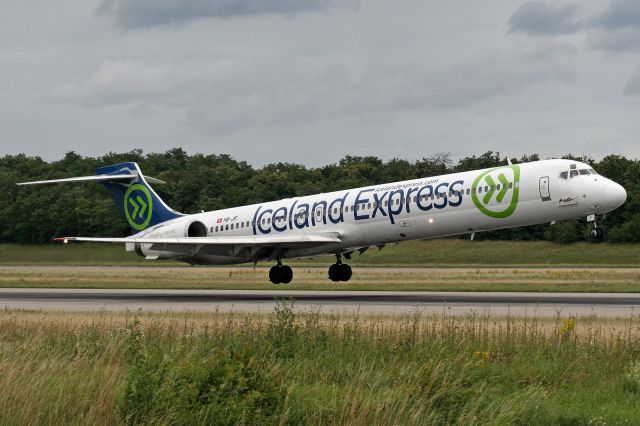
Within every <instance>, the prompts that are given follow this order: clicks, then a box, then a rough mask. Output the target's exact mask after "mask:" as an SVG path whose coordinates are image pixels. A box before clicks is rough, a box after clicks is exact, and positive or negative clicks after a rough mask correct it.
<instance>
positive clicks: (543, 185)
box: [540, 176, 551, 201]
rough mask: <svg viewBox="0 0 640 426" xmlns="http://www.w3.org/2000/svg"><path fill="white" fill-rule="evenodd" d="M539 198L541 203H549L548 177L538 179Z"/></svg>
mask: <svg viewBox="0 0 640 426" xmlns="http://www.w3.org/2000/svg"><path fill="white" fill-rule="evenodd" d="M540 198H542V201H550V200H551V193H550V192H549V176H543V177H541V178H540Z"/></svg>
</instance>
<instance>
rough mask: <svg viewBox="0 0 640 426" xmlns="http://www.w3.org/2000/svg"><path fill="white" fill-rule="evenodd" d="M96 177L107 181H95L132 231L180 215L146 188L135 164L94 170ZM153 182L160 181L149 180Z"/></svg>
mask: <svg viewBox="0 0 640 426" xmlns="http://www.w3.org/2000/svg"><path fill="white" fill-rule="evenodd" d="M96 174H97V175H101V176H104V177H105V178H106V179H101V180H98V181H97V182H98V183H99V184H100V185H102V186H104V187H105V188H107V191H109V194H110V195H111V198H113V200H114V201H115V202H116V205H117V206H118V209H120V213H122V215H123V216H124V218H125V219H126V220H127V222H128V223H129V226H131V228H132V229H133V230H134V231H142V230H144V229H146V228H148V227H150V226H154V225H157V224H159V223H162V222H165V221H167V220H171V219H175V218H177V217H180V216H182V214H181V213H178V212H176V211H174V210H173V209H171V208H170V207H169V206H167V205H166V204H165V203H164V201H162V200H161V199H160V197H158V194H156V193H155V191H154V190H153V188H151V187H150V186H149V184H148V183H147V180H146V179H145V177H144V176H143V174H142V171H141V170H140V167H138V164H137V163H133V162H131V163H121V164H114V165H111V166H105V167H100V168H98V169H96ZM127 174H128V175H132V177H131V178H130V179H125V180H123V179H121V178H118V179H115V180H109V179H108V177H107V176H109V175H114V176H122V175H127ZM148 179H149V180H150V181H152V182H162V181H158V180H157V179H153V178H148Z"/></svg>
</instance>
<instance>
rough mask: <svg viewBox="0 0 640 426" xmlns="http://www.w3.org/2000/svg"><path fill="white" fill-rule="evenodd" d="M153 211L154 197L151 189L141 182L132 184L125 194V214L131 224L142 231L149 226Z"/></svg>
mask: <svg viewBox="0 0 640 426" xmlns="http://www.w3.org/2000/svg"><path fill="white" fill-rule="evenodd" d="M152 213H153V199H152V198H151V193H150V192H149V190H148V189H147V188H146V187H145V186H143V185H140V184H139V183H136V184H133V185H131V186H130V187H129V189H127V192H126V193H125V194H124V215H125V216H126V217H127V222H129V225H131V227H132V228H133V229H135V230H137V231H142V230H143V229H145V228H146V227H147V226H149V222H151V214H152Z"/></svg>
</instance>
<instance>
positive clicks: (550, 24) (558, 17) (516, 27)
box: [508, 1, 581, 35]
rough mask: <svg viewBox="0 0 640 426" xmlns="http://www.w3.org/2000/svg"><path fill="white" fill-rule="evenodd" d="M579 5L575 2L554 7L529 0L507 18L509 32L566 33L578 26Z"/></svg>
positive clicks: (535, 33) (576, 28) (532, 33)
mask: <svg viewBox="0 0 640 426" xmlns="http://www.w3.org/2000/svg"><path fill="white" fill-rule="evenodd" d="M578 11H579V7H578V5H576V4H570V5H567V6H562V7H556V6H553V5H548V4H546V3H544V2H542V1H530V2H527V3H525V4H523V5H522V6H520V7H519V8H518V9H517V10H516V11H515V12H513V14H512V15H511V17H510V18H509V22H508V31H509V32H523V33H527V34H531V35H546V34H551V35H553V34H568V33H572V32H575V31H576V30H578V29H579V28H580V25H581V24H580V22H579V19H578V16H577V15H578Z"/></svg>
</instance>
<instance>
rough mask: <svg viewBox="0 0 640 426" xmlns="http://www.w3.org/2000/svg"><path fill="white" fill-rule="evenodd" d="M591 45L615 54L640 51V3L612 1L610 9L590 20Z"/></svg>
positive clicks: (626, 0)
mask: <svg viewBox="0 0 640 426" xmlns="http://www.w3.org/2000/svg"><path fill="white" fill-rule="evenodd" d="M589 27H590V29H591V32H590V34H589V44H590V46H591V47H592V48H594V49H600V50H609V51H614V52H624V51H631V52H639V51H640V1H638V0H611V2H610V3H609V6H608V8H607V9H606V10H605V11H604V12H602V13H600V14H597V15H595V16H593V17H592V18H591V19H590V20H589Z"/></svg>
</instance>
